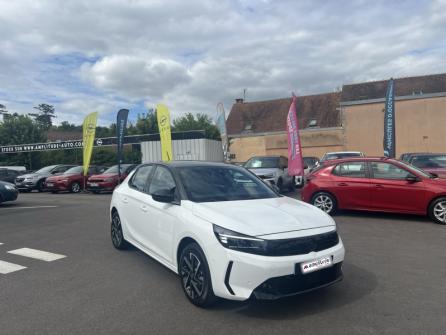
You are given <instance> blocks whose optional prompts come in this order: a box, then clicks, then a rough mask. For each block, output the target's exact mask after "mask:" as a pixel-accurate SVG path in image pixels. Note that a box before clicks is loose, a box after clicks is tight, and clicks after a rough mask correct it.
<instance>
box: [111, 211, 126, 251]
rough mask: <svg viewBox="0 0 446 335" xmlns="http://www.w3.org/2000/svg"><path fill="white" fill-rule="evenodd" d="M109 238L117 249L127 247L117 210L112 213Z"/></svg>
mask: <svg viewBox="0 0 446 335" xmlns="http://www.w3.org/2000/svg"><path fill="white" fill-rule="evenodd" d="M110 233H111V240H112V243H113V246H114V247H115V248H116V249H118V250H124V249H127V248H128V246H129V244H128V242H127V241H126V240H125V239H124V234H123V233H122V225H121V218H120V217H119V214H118V212H117V211H114V212H113V214H112V221H111V231H110Z"/></svg>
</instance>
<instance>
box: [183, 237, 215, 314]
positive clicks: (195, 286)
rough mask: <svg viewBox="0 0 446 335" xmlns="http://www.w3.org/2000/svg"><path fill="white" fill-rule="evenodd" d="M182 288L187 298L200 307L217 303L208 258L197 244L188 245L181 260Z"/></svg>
mask: <svg viewBox="0 0 446 335" xmlns="http://www.w3.org/2000/svg"><path fill="white" fill-rule="evenodd" d="M179 275H180V279H181V286H182V287H183V291H184V293H185V294H186V297H187V298H188V299H189V301H190V302H192V303H193V304H194V305H196V306H198V307H207V306H210V305H212V304H213V303H214V302H215V301H216V297H215V295H214V291H213V289H212V282H211V275H210V272H209V266H208V263H207V261H206V257H205V255H204V253H203V251H202V250H201V248H200V247H199V245H198V244H196V243H191V244H189V245H187V246H186V247H185V248H184V249H183V251H182V252H181V255H180V259H179Z"/></svg>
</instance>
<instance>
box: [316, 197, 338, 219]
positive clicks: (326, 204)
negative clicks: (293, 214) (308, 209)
mask: <svg viewBox="0 0 446 335" xmlns="http://www.w3.org/2000/svg"><path fill="white" fill-rule="evenodd" d="M312 204H313V206H316V207H317V208H319V209H320V210H322V211H324V212H325V213H327V214H332V213H334V211H335V207H336V204H335V200H334V199H333V197H332V196H331V195H330V194H328V193H325V192H321V193H318V194H316V195H315V196H314V197H313V201H312Z"/></svg>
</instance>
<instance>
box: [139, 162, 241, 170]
mask: <svg viewBox="0 0 446 335" xmlns="http://www.w3.org/2000/svg"><path fill="white" fill-rule="evenodd" d="M147 164H159V165H165V166H170V167H173V168H179V167H191V166H209V167H212V166H214V167H217V166H225V167H227V166H231V167H233V166H234V165H231V164H226V163H222V162H208V161H192V160H191V161H170V162H152V163H147Z"/></svg>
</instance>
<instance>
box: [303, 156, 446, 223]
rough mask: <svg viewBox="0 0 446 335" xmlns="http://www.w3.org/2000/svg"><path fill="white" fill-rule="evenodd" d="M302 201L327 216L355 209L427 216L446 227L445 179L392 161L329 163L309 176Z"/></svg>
mask: <svg viewBox="0 0 446 335" xmlns="http://www.w3.org/2000/svg"><path fill="white" fill-rule="evenodd" d="M302 200H304V201H306V202H309V203H311V204H313V205H314V206H316V207H318V208H320V209H321V210H323V211H324V212H326V213H329V214H332V213H334V212H335V211H336V210H337V209H354V210H367V211H380V212H393V213H405V214H417V215H429V217H431V218H432V220H434V221H435V222H437V223H441V224H446V180H444V179H439V178H436V177H434V176H432V175H431V174H429V173H427V172H425V171H423V170H421V169H418V168H416V167H414V166H412V165H410V164H407V163H404V162H401V161H398V160H395V159H388V158H364V157H363V158H350V159H344V160H334V161H331V162H330V163H327V164H325V165H324V166H321V167H319V168H318V169H317V170H315V171H313V172H312V173H311V174H310V175H309V176H308V178H307V184H306V185H305V187H304V189H303V191H302Z"/></svg>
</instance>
